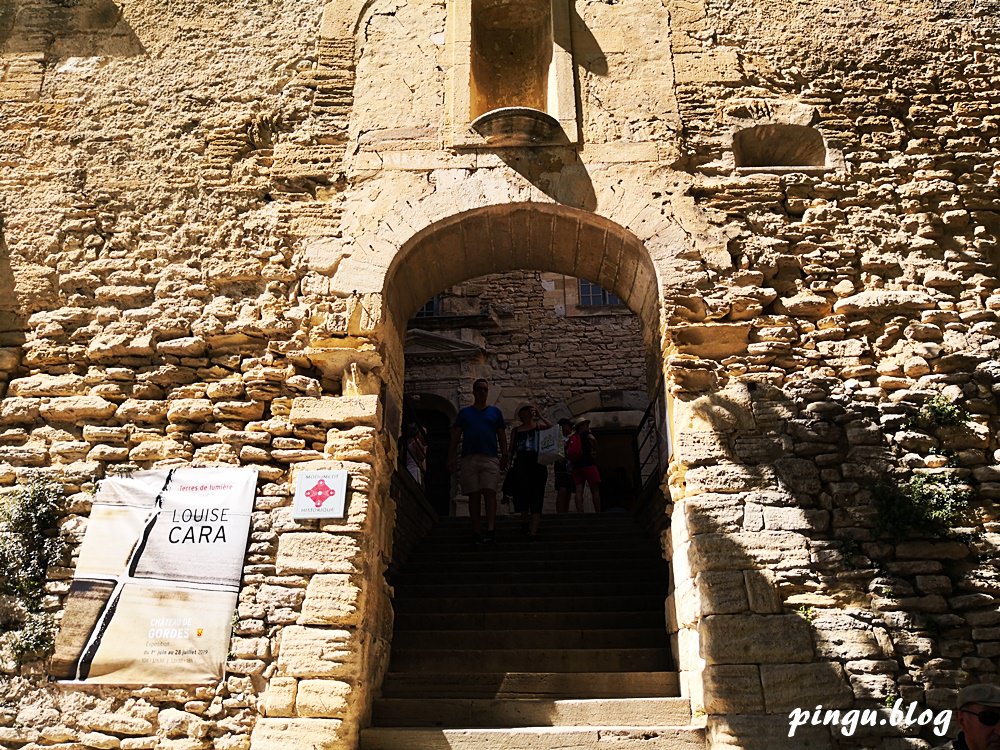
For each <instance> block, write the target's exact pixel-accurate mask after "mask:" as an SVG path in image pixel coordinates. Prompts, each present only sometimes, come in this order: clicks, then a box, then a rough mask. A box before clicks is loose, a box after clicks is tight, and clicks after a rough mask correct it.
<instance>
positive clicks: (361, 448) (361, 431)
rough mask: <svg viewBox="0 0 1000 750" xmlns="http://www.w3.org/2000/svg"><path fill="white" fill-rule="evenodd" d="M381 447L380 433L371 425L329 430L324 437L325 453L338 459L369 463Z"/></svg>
mask: <svg viewBox="0 0 1000 750" xmlns="http://www.w3.org/2000/svg"><path fill="white" fill-rule="evenodd" d="M381 448H382V443H381V440H380V435H379V433H378V431H377V430H376V429H375V428H373V427H352V428H351V429H348V430H336V429H334V430H330V431H329V432H328V433H327V437H326V449H325V450H326V454H327V455H328V456H329V457H330V458H334V459H336V460H338V461H362V462H365V463H371V462H372V461H374V460H375V458H376V453H379V452H380V451H381Z"/></svg>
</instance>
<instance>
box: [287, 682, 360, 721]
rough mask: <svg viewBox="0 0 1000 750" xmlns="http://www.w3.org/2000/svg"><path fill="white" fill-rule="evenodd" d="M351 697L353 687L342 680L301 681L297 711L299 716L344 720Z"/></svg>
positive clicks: (296, 701)
mask: <svg viewBox="0 0 1000 750" xmlns="http://www.w3.org/2000/svg"><path fill="white" fill-rule="evenodd" d="M350 696H351V686H350V685H349V684H348V683H346V682H341V681H340V680H300V681H299V691H298V695H297V697H296V699H295V709H296V712H297V713H298V715H299V716H320V717H330V718H344V717H345V714H346V713H347V711H348V707H349V699H350Z"/></svg>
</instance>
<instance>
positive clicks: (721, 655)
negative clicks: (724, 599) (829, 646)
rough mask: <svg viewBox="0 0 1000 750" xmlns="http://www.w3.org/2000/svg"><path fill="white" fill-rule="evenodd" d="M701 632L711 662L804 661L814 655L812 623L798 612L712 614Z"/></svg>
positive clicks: (707, 618)
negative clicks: (808, 622) (811, 633)
mask: <svg viewBox="0 0 1000 750" xmlns="http://www.w3.org/2000/svg"><path fill="white" fill-rule="evenodd" d="M698 632H699V635H700V637H701V655H702V657H703V658H704V659H705V661H706V663H708V664H774V663H777V664H781V663H801V662H809V661H812V658H813V645H812V637H811V635H810V630H809V625H808V624H807V623H806V622H805V620H803V619H802V618H801V617H799V616H798V615H710V616H708V617H706V618H704V619H703V620H702V621H701V623H700V625H699V628H698ZM779 634H780V635H779Z"/></svg>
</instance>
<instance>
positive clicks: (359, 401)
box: [289, 395, 382, 427]
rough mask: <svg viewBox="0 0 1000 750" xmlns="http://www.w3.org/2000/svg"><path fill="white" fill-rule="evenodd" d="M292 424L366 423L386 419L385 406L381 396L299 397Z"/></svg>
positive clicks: (293, 408) (292, 414)
mask: <svg viewBox="0 0 1000 750" xmlns="http://www.w3.org/2000/svg"><path fill="white" fill-rule="evenodd" d="M289 420H290V421H291V423H292V424H296V425H298V424H303V425H304V424H318V425H366V426H369V427H378V426H380V425H381V422H382V405H381V403H380V402H379V397H378V396H377V395H370V396H339V397H335V396H324V397H322V398H296V399H295V400H294V402H293V403H292V413H291V415H290V416H289Z"/></svg>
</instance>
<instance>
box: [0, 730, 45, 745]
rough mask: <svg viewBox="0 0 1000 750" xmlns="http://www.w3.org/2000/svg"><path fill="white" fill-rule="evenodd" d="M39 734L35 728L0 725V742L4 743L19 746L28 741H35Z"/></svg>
mask: <svg viewBox="0 0 1000 750" xmlns="http://www.w3.org/2000/svg"><path fill="white" fill-rule="evenodd" d="M38 739H39V734H38V730H37V729H31V728H30V727H19V726H13V727H0V743H2V744H4V745H15V746H17V747H20V746H22V745H26V744H27V743H29V742H37V741H38Z"/></svg>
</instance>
